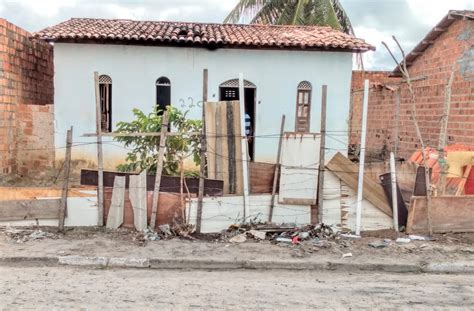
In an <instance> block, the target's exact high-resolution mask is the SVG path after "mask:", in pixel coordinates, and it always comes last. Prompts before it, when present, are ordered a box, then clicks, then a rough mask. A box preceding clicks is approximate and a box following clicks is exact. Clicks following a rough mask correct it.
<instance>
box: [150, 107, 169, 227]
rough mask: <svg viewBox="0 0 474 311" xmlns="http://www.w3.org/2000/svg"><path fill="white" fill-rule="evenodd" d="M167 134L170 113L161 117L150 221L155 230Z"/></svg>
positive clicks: (166, 112)
mask: <svg viewBox="0 0 474 311" xmlns="http://www.w3.org/2000/svg"><path fill="white" fill-rule="evenodd" d="M166 133H168V111H165V112H164V113H163V116H162V117H161V135H160V145H159V147H158V157H157V159H156V177H155V188H154V189H153V200H152V206H151V219H150V228H151V230H155V226H156V213H157V211H158V201H159V199H160V184H161V175H162V173H163V160H164V157H165V148H166V137H167V135H166Z"/></svg>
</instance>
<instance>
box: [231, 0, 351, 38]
mask: <svg viewBox="0 0 474 311" xmlns="http://www.w3.org/2000/svg"><path fill="white" fill-rule="evenodd" d="M242 17H244V18H251V21H250V23H251V24H273V25H320V26H330V27H332V28H334V29H337V30H342V31H344V32H345V33H348V34H354V31H353V29H352V26H351V22H350V20H349V17H348V16H347V14H346V12H345V11H344V8H343V7H342V5H341V3H340V2H339V0H240V1H239V3H238V4H237V5H236V7H235V8H234V9H233V10H232V11H231V12H230V13H229V15H228V16H227V17H226V19H225V20H224V23H231V24H233V23H238V22H239V21H240V20H241V18H242Z"/></svg>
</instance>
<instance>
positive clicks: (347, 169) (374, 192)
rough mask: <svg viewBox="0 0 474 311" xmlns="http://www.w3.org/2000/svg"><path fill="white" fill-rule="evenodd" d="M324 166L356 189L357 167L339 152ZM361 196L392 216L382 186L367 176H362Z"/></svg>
mask: <svg viewBox="0 0 474 311" xmlns="http://www.w3.org/2000/svg"><path fill="white" fill-rule="evenodd" d="M326 168H327V169H329V170H330V171H331V172H333V173H334V174H335V175H336V176H337V177H338V178H340V179H341V180H342V181H343V182H344V183H345V184H346V185H348V186H349V187H350V188H352V189H357V185H358V177H359V168H358V166H357V165H356V164H354V163H353V162H352V161H351V160H349V159H348V158H346V157H345V156H343V155H342V154H341V153H339V152H338V153H336V154H335V155H334V157H333V158H332V159H331V161H329V162H328V163H327V164H326ZM363 197H364V198H365V199H367V200H368V201H369V202H370V203H372V204H373V205H374V206H375V207H376V208H378V209H380V210H381V211H382V212H384V213H385V214H386V215H387V216H390V217H392V209H391V208H390V205H389V203H388V201H387V197H386V196H385V193H384V191H383V188H382V186H381V185H380V184H378V183H376V182H375V181H373V180H372V179H371V178H370V177H369V176H364V190H363Z"/></svg>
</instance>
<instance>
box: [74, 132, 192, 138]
mask: <svg viewBox="0 0 474 311" xmlns="http://www.w3.org/2000/svg"><path fill="white" fill-rule="evenodd" d="M160 135H161V133H157V132H144V133H142V132H134V133H101V136H102V137H155V136H160ZM181 135H183V134H182V133H170V132H168V133H166V136H181ZM186 135H201V133H199V132H189V133H186ZM82 137H97V134H96V133H85V134H82Z"/></svg>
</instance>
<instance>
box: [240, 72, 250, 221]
mask: <svg viewBox="0 0 474 311" xmlns="http://www.w3.org/2000/svg"><path fill="white" fill-rule="evenodd" d="M239 108H240V135H241V138H240V145H241V146H242V150H241V155H242V182H243V190H244V191H243V196H244V217H245V218H247V217H249V215H250V206H249V204H250V203H249V162H250V161H249V160H250V158H249V153H248V146H249V144H248V140H247V135H246V134H245V122H244V119H245V85H244V75H243V73H240V74H239Z"/></svg>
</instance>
